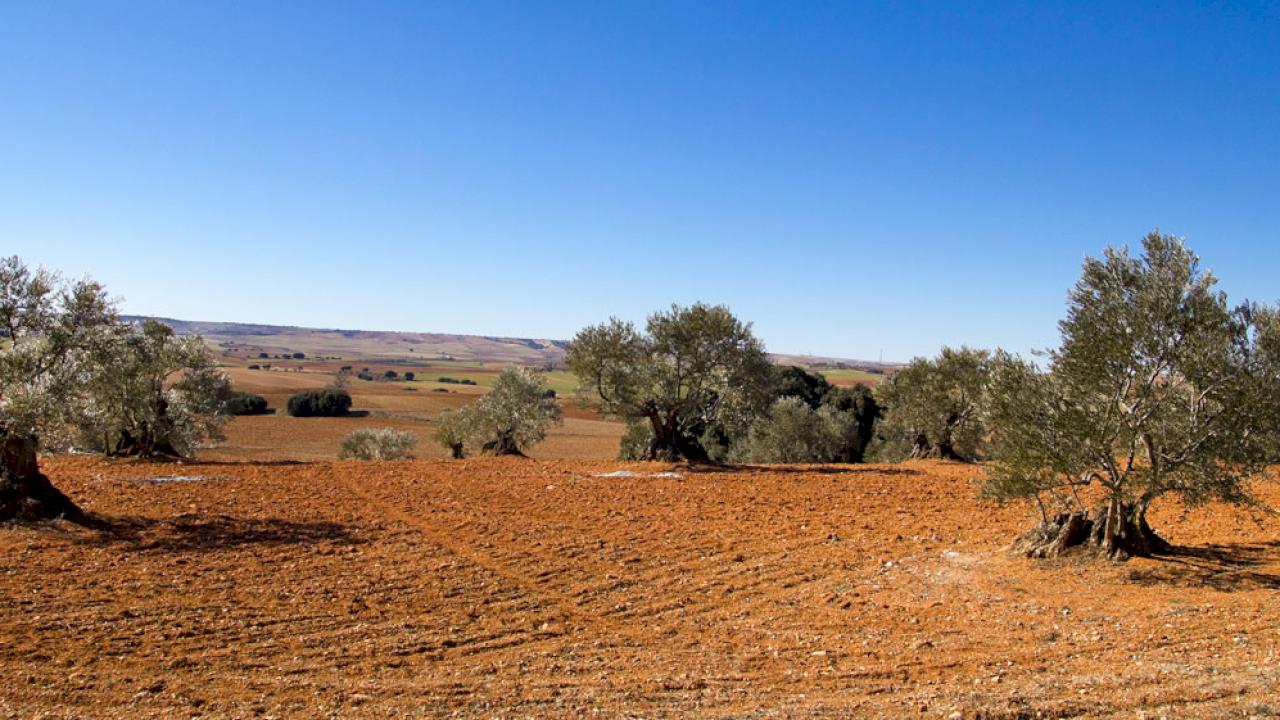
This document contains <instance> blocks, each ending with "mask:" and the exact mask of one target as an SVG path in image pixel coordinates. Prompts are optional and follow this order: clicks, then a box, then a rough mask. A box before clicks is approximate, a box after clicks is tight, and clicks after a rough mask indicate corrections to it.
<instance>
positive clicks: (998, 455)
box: [985, 232, 1280, 541]
mask: <svg viewBox="0 0 1280 720" xmlns="http://www.w3.org/2000/svg"><path fill="white" fill-rule="evenodd" d="M1142 245H1143V253H1142V255H1141V257H1132V256H1131V255H1130V254H1129V252H1128V251H1127V250H1126V249H1119V250H1117V249H1108V250H1107V251H1106V252H1105V254H1104V255H1103V257H1102V258H1100V259H1098V258H1089V259H1088V260H1086V261H1085V264H1084V269H1083V272H1082V274H1081V277H1080V279H1079V281H1078V282H1077V283H1076V286H1075V288H1074V289H1073V290H1072V291H1071V295H1070V303H1069V310H1068V313H1067V317H1066V318H1065V319H1064V320H1062V321H1061V322H1060V323H1059V328H1060V330H1061V334H1062V341H1061V345H1060V346H1059V347H1058V348H1057V349H1055V350H1052V351H1050V352H1049V353H1048V355H1047V363H1046V367H1045V369H1044V370H1041V369H1040V368H1039V367H1037V366H1036V365H1034V364H1032V363H1030V362H1027V361H1024V360H1022V359H1020V358H1017V357H1012V356H1009V355H1005V354H1000V355H998V356H997V357H996V359H995V362H994V365H993V371H992V376H991V383H990V391H989V396H988V402H987V406H986V412H985V419H986V423H987V426H988V427H989V428H990V429H991V432H992V435H993V440H994V453H993V458H994V463H993V465H992V467H991V472H990V474H989V479H988V480H987V481H986V486H985V490H986V492H987V494H988V495H990V496H992V497H994V498H997V499H1000V500H1007V499H1011V498H1020V497H1036V498H1039V499H1040V500H1041V501H1042V503H1043V501H1044V500H1046V499H1049V500H1054V499H1056V500H1058V501H1059V502H1061V503H1064V504H1066V505H1076V504H1078V500H1077V499H1076V497H1075V494H1074V493H1073V492H1072V491H1073V490H1074V489H1075V486H1076V485H1078V484H1082V483H1085V482H1090V481H1094V480H1096V481H1097V482H1099V483H1100V484H1101V485H1102V486H1103V488H1104V489H1105V490H1106V495H1107V508H1106V514H1105V518H1106V522H1107V523H1108V525H1107V528H1106V530H1107V532H1108V533H1110V534H1111V536H1114V535H1116V534H1117V533H1121V532H1123V531H1124V529H1125V527H1130V528H1132V527H1134V526H1138V525H1143V524H1144V523H1145V519H1144V518H1145V513H1146V510H1147V508H1148V506H1149V505H1150V504H1151V502H1152V501H1154V500H1155V499H1156V498H1158V497H1160V496H1162V495H1165V494H1176V495H1179V496H1181V497H1182V498H1183V499H1184V500H1186V501H1188V502H1192V503H1197V502H1204V501H1207V500H1212V499H1217V500H1224V501H1227V502H1231V503H1243V504H1252V503H1256V500H1255V499H1254V498H1253V496H1252V495H1251V494H1250V492H1249V487H1248V480H1249V478H1251V477H1255V476H1257V475H1258V474H1259V473H1260V472H1261V471H1262V470H1263V469H1264V468H1265V467H1266V465H1267V464H1268V462H1272V461H1274V460H1275V459H1276V447H1277V443H1276V440H1277V435H1278V434H1280V432H1278V431H1280V415H1278V414H1277V410H1280V322H1278V321H1277V314H1276V311H1275V310H1274V309H1272V308H1269V307H1262V306H1257V305H1249V304H1245V305H1241V306H1238V307H1234V308H1232V307H1230V306H1228V304H1227V298H1226V296H1225V294H1224V293H1222V292H1220V291H1217V290H1216V289H1215V283H1216V280H1215V279H1214V277H1213V275H1212V274H1211V273H1209V272H1208V271H1204V270H1201V269H1200V265H1199V260H1198V258H1197V257H1196V256H1195V255H1194V254H1193V253H1192V252H1191V250H1190V249H1189V248H1188V247H1187V246H1186V245H1185V243H1184V242H1183V241H1181V240H1179V239H1177V238H1174V237H1171V236H1167V235H1161V234H1160V233H1158V232H1154V233H1151V234H1150V235H1148V236H1147V237H1146V238H1145V239H1144V240H1143V243H1142ZM1111 536H1108V537H1107V538H1104V540H1108V541H1109V540H1111V539H1114V538H1111Z"/></svg>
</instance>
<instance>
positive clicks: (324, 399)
mask: <svg viewBox="0 0 1280 720" xmlns="http://www.w3.org/2000/svg"><path fill="white" fill-rule="evenodd" d="M350 409H351V394H350V393H348V392H347V391H346V390H335V389H332V388H330V389H328V390H307V391H306V392H300V393H298V394H297V395H294V396H293V397H291V398H289V405H288V411H289V414H290V415H292V416H294V417H341V416H342V415H346V414H347V411H348V410H350Z"/></svg>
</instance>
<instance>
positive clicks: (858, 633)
mask: <svg viewBox="0 0 1280 720" xmlns="http://www.w3.org/2000/svg"><path fill="white" fill-rule="evenodd" d="M43 465H44V468H45V470H46V472H47V474H48V475H49V476H50V477H51V478H52V479H53V481H54V482H55V484H57V485H59V486H60V487H62V488H64V489H65V490H66V491H68V492H69V494H71V495H72V496H73V497H74V498H75V499H76V500H77V501H78V502H80V503H81V504H83V505H84V506H86V507H87V508H89V509H91V510H93V511H95V512H97V513H100V514H102V515H103V516H105V517H108V518H111V519H112V520H113V522H114V523H115V524H116V527H117V528H118V529H117V530H116V531H115V532H112V533H101V532H93V531H88V530H83V529H80V528H76V527H72V526H67V525H63V524H55V525H53V526H52V527H48V526H39V527H26V526H13V525H10V526H5V527H3V528H0V606H2V607H3V612H0V638H3V639H4V642H3V644H0V674H2V675H3V677H4V678H5V683H4V685H3V690H0V716H4V717H24V718H25V717H46V718H64V717H65V718H70V717H101V718H108V717H110V718H118V717H130V718H134V717H143V718H147V717H152V718H171V717H207V718H224V717H231V718H241V717H243V718H250V717H264V718H265V717H343V718H345V717H485V718H515V717H564V718H569V717H574V718H577V717H584V716H589V717H742V718H772V717H883V718H901V717H935V718H950V717H966V718H976V717H983V718H1036V717H1045V718H1049V717H1054V718H1057V717H1092V718H1135V717H1148V718H1157V717H1170V718H1186V717H1192V718H1195V717H1242V718H1244V717H1275V716H1277V715H1280V698H1277V694H1276V691H1275V688H1276V687H1277V683H1278V682H1280V665H1278V660H1277V649H1278V648H1277V645H1278V644H1280V604H1278V603H1277V593H1276V591H1277V588H1280V527H1278V526H1277V525H1276V524H1275V523H1274V522H1273V521H1270V522H1265V523H1264V524H1261V525H1258V524H1255V523H1253V522H1252V521H1250V519H1249V518H1247V517H1245V516H1242V515H1240V514H1237V513H1235V512H1234V511H1231V510H1228V509H1225V508H1223V507H1219V506H1209V507H1204V508H1195V509H1188V508H1184V507H1182V506H1181V505H1179V504H1178V503H1176V502H1166V503H1163V504H1158V505H1157V506H1156V508H1155V511H1154V513H1153V518H1152V519H1153V524H1154V525H1155V527H1156V528H1157V529H1158V530H1161V531H1163V532H1164V533H1165V535H1166V536H1167V537H1168V538H1169V539H1171V540H1172V541H1173V542H1175V543H1177V544H1179V545H1181V546H1185V547H1186V548H1187V549H1186V550H1185V551H1184V552H1183V553H1182V554H1179V555H1176V556H1173V557H1169V558H1164V559H1159V560H1133V561H1130V562H1128V563H1119V564H1117V563H1109V562H1098V561H1088V560H1084V559H1079V558H1077V559H1066V560H1058V561H1052V562H1045V561H1031V560H1026V559H1022V558H1017V557H1012V556H1010V555H1009V554H1008V553H1007V552H1006V551H1005V550H1004V546H1005V545H1006V544H1007V543H1008V541H1009V540H1010V539H1011V538H1012V537H1013V536H1014V535H1015V534H1016V533H1017V532H1018V531H1019V530H1021V529H1023V528H1024V527H1026V526H1027V524H1028V523H1029V522H1030V520H1031V517H1030V515H1029V514H1028V508H1026V507H1024V506H1011V507H1003V508H1001V507H996V506H993V505H990V504H987V503H985V502H982V501H980V500H978V499H977V493H976V489H975V487H974V485H973V483H972V477H973V475H974V474H975V473H977V472H980V471H981V470H980V468H976V467H973V466H965V465H958V464H948V463H907V464H904V465H901V466H844V467H833V468H821V467H771V468H761V469H751V468H748V469H738V470H723V471H718V472H696V471H691V470H689V469H687V468H681V467H676V468H672V467H670V466H662V465H654V464H649V465H645V464H622V463H615V462H591V461H556V460H514V459H486V460H467V461H460V462H447V461H432V460H420V461H408V462H396V463H361V462H338V461H322V462H309V463H287V462H205V463H204V464H202V463H198V462H197V463H186V464H161V463H141V462H111V461H106V460H102V459H98V458H83V457H76V458H66V457H51V458H45V459H44V460H43ZM623 468H626V469H630V470H634V471H637V472H639V473H642V474H644V476H640V477H597V475H599V474H602V473H606V472H611V471H616V470H619V469H623ZM667 470H674V471H675V472H676V473H678V474H680V477H651V476H648V475H649V474H651V473H656V472H660V471H667ZM163 476H185V477H186V478H192V477H194V478H198V479H194V480H190V479H188V480H187V481H177V482H152V481H151V480H152V479H154V478H157V477H163ZM1263 494H1264V495H1265V496H1267V497H1269V498H1270V500H1272V501H1276V500H1280V493H1277V492H1276V491H1275V490H1274V488H1271V487H1268V488H1266V489H1264V491H1263Z"/></svg>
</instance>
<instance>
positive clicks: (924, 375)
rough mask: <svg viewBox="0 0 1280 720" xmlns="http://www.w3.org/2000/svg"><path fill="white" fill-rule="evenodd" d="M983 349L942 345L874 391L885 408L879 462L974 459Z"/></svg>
mask: <svg viewBox="0 0 1280 720" xmlns="http://www.w3.org/2000/svg"><path fill="white" fill-rule="evenodd" d="M990 362H991V355H990V353H988V352H987V351H985V350H974V349H970V348H967V347H962V348H960V349H955V348H949V347H944V348H942V352H941V353H939V354H938V356H937V357H935V358H932V359H930V358H916V359H915V360H912V361H911V363H910V364H909V365H907V366H906V367H903V368H900V369H898V370H895V371H894V372H893V373H892V374H891V375H889V377H888V378H887V379H886V380H885V381H884V382H882V383H881V384H880V385H879V386H878V387H877V388H876V400H877V402H879V404H880V406H881V407H882V408H884V419H883V420H882V422H881V424H880V429H879V435H880V441H881V455H882V457H883V459H888V460H896V459H901V458H902V457H913V458H921V457H936V458H943V459H946V460H974V459H976V458H977V457H978V456H980V455H981V454H982V452H983V450H984V448H983V441H984V435H985V431H984V429H983V427H982V417H981V413H980V412H979V410H980V408H981V403H982V398H983V393H984V392H985V388H986V383H987V374H988V372H989V370H990Z"/></svg>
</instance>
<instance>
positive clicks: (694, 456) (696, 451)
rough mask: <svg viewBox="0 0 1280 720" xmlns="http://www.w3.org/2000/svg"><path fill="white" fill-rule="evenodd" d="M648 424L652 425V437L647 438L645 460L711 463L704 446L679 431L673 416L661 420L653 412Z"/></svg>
mask: <svg viewBox="0 0 1280 720" xmlns="http://www.w3.org/2000/svg"><path fill="white" fill-rule="evenodd" d="M649 424H650V425H651V426H652V427H653V438H652V439H650V440H649V452H648V453H647V455H646V457H645V459H646V460H659V461H663V462H675V461H677V460H687V461H688V462H691V463H706V464H711V462H712V461H711V456H710V455H709V454H708V453H707V450H706V448H704V447H702V444H701V443H699V442H698V441H697V440H694V439H692V438H690V437H688V436H687V435H685V434H684V433H682V432H680V426H679V423H678V422H677V421H676V419H675V418H671V419H669V420H668V421H667V422H662V421H661V420H660V419H659V417H658V416H657V415H656V414H655V415H652V416H650V418H649Z"/></svg>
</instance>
